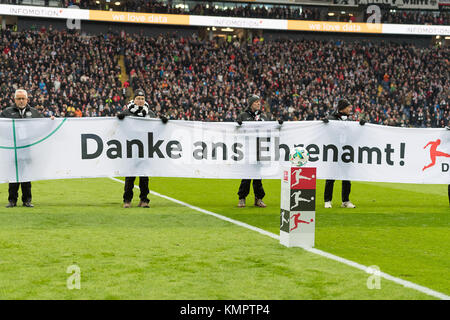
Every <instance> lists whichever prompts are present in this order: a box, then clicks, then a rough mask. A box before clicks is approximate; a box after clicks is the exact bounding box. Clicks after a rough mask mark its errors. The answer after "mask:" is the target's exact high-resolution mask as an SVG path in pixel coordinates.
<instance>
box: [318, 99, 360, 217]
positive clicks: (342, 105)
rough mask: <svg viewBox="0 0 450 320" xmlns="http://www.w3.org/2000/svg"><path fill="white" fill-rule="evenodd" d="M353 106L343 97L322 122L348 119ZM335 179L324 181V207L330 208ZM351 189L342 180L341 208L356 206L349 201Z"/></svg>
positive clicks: (348, 184)
mask: <svg viewBox="0 0 450 320" xmlns="http://www.w3.org/2000/svg"><path fill="white" fill-rule="evenodd" d="M352 108H353V106H352V105H351V104H350V102H348V101H347V100H345V99H342V100H339V102H338V105H337V110H336V111H335V112H333V113H332V114H330V115H329V116H328V117H327V118H325V119H323V122H325V123H328V121H329V120H342V121H345V120H347V119H348V116H349V115H350V113H351V112H352ZM359 124H360V125H364V124H365V121H364V120H361V121H360V122H359ZM334 181H335V180H326V181H325V194H324V201H325V208H331V207H332V205H331V200H332V199H333V187H334ZM350 190H351V182H350V181H347V180H342V205H341V207H342V208H356V206H355V205H354V204H353V203H351V201H350V199H349V197H350Z"/></svg>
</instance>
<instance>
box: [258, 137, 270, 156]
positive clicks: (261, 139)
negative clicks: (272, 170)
mask: <svg viewBox="0 0 450 320" xmlns="http://www.w3.org/2000/svg"><path fill="white" fill-rule="evenodd" d="M263 142H270V138H269V137H267V138H260V137H257V138H256V161H270V155H268V156H262V155H261V153H262V152H267V151H269V146H267V145H266V146H263V145H262V143H263Z"/></svg>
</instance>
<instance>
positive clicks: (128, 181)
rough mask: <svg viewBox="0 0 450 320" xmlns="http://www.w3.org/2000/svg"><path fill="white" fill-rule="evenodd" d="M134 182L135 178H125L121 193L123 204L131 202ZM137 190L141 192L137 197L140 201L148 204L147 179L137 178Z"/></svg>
mask: <svg viewBox="0 0 450 320" xmlns="http://www.w3.org/2000/svg"><path fill="white" fill-rule="evenodd" d="M134 180H136V177H126V178H125V190H124V193H123V202H131V200H132V199H133V189H134ZM139 189H140V190H141V194H140V195H139V198H140V199H141V201H143V202H150V200H149V199H148V198H147V196H148V193H149V190H148V177H139Z"/></svg>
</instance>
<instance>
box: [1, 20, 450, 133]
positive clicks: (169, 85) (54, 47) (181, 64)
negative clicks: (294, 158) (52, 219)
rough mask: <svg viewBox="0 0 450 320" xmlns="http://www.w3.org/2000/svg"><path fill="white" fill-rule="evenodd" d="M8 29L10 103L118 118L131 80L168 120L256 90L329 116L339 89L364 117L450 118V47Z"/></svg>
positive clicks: (390, 121) (5, 74)
mask: <svg viewBox="0 0 450 320" xmlns="http://www.w3.org/2000/svg"><path fill="white" fill-rule="evenodd" d="M0 38H1V44H0V50H1V51H0V52H1V53H0V54H1V59H0V93H1V94H0V108H2V109H3V108H6V107H7V106H10V105H12V104H13V102H14V101H13V95H14V91H15V90H16V89H17V88H24V89H26V90H27V91H28V92H29V94H30V96H31V99H30V104H31V105H32V106H33V107H35V108H37V109H39V110H40V111H41V112H42V113H43V114H44V115H45V116H47V117H49V116H52V115H54V116H61V117H95V116H114V115H116V114H117V113H118V112H120V111H121V110H122V108H123V106H124V105H126V103H127V101H128V100H129V98H130V97H131V95H132V92H133V89H134V90H136V89H137V88H144V89H145V90H146V99H147V101H148V102H149V104H150V106H151V108H152V109H153V111H154V112H155V113H156V114H157V115H160V114H164V115H166V116H167V117H168V118H169V119H185V120H199V121H236V119H237V115H238V114H239V113H240V112H241V111H242V109H243V108H245V106H246V103H247V102H246V98H247V97H248V96H249V95H250V94H258V95H260V96H262V97H263V105H264V108H265V111H266V112H267V113H269V114H270V115H271V116H272V119H273V120H276V119H280V118H282V119H283V120H285V121H289V120H318V119H322V118H324V117H325V116H326V115H327V114H328V113H330V112H331V111H332V110H333V108H334V107H335V102H336V101H337V99H338V98H347V99H348V100H349V101H350V102H352V104H353V106H354V114H353V118H354V119H355V120H360V119H364V120H366V121H367V122H370V123H376V124H385V125H392V126H403V127H444V126H445V125H449V118H450V114H449V104H448V102H449V101H450V90H449V88H450V86H449V79H450V78H449V70H450V69H449V53H450V51H449V49H448V48H439V47H429V48H420V47H416V46H414V45H411V44H395V43H378V44H375V43H371V42H352V43H350V42H343V41H339V40H334V41H326V42H325V41H313V40H302V41H293V40H276V41H275V40H274V41H258V40H259V39H254V41H253V42H251V43H247V42H239V41H238V40H237V39H235V41H234V42H231V43H229V42H226V41H217V40H211V41H210V40H201V39H199V38H197V37H196V36H193V37H190V38H183V37H180V36H178V35H176V34H165V35H160V36H158V37H156V38H152V37H147V36H143V35H138V34H133V35H132V34H125V35H123V34H122V35H121V34H119V33H117V34H116V33H107V34H105V35H103V36H92V37H87V36H85V37H83V36H80V35H79V34H77V33H73V34H72V33H68V32H67V31H56V30H53V29H52V28H49V29H48V30H46V29H41V30H39V31H23V32H19V33H11V32H9V31H2V32H1V33H0ZM34 48H40V50H39V52H37V51H36V50H35V49H34ZM121 53H123V54H124V56H125V66H126V70H121V68H120V65H119V55H120V54H121ZM125 71H126V74H127V76H128V77H127V78H129V79H128V80H127V79H126V78H123V74H124V72H125Z"/></svg>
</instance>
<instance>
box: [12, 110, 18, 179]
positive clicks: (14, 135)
mask: <svg viewBox="0 0 450 320" xmlns="http://www.w3.org/2000/svg"><path fill="white" fill-rule="evenodd" d="M12 125H13V137H14V156H15V159H14V160H15V163H16V181H17V182H19V165H18V162H17V141H16V121H15V120H14V119H13V121H12Z"/></svg>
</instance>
